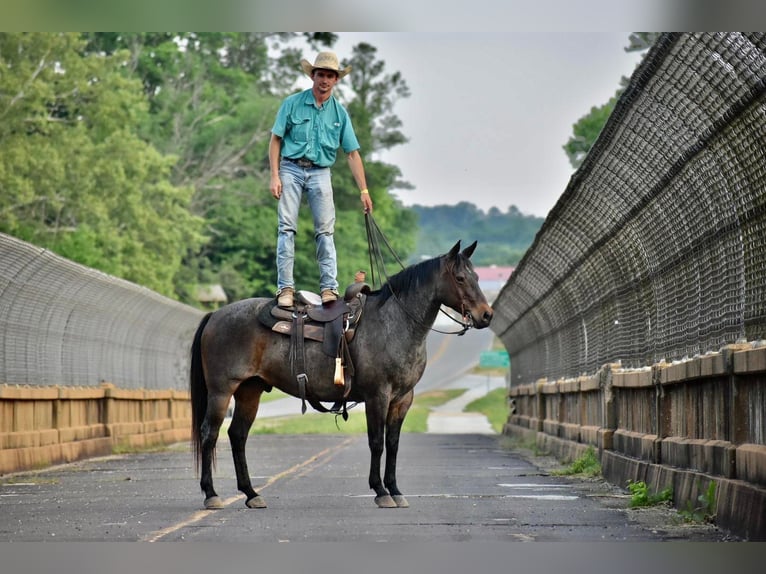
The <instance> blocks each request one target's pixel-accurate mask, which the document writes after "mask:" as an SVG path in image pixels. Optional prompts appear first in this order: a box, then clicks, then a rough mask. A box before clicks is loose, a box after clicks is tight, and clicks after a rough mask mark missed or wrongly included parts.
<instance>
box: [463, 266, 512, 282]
mask: <svg viewBox="0 0 766 574" xmlns="http://www.w3.org/2000/svg"><path fill="white" fill-rule="evenodd" d="M514 269H516V268H515V267H508V266H502V265H490V266H489V267H474V268H473V270H474V271H476V274H477V275H478V276H479V281H508V278H509V277H510V276H511V273H513V270H514Z"/></svg>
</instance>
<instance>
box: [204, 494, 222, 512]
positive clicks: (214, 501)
mask: <svg viewBox="0 0 766 574" xmlns="http://www.w3.org/2000/svg"><path fill="white" fill-rule="evenodd" d="M205 508H206V509H207V510H218V509H219V508H223V500H221V498H220V497H218V496H211V497H210V498H206V499H205Z"/></svg>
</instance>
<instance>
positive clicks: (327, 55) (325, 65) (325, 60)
mask: <svg viewBox="0 0 766 574" xmlns="http://www.w3.org/2000/svg"><path fill="white" fill-rule="evenodd" d="M301 68H303V71H304V73H305V74H306V75H307V76H308V77H311V74H312V72H313V71H314V70H317V69H322V70H332V71H333V72H338V79H339V80H340V79H341V78H342V77H343V76H345V75H347V74H348V73H349V72H350V71H351V66H346V67H345V68H343V69H342V70H341V69H340V64H339V63H338V56H336V55H335V52H319V54H317V58H316V60H314V65H311V64H310V63H309V62H308V60H301Z"/></svg>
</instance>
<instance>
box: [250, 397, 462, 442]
mask: <svg viewBox="0 0 766 574" xmlns="http://www.w3.org/2000/svg"><path fill="white" fill-rule="evenodd" d="M464 392H465V390H464V389H450V390H441V391H430V392H424V393H421V394H418V395H416V396H415V401H414V402H413V405H412V407H411V408H410V410H409V412H408V413H407V417H406V418H405V419H404V426H403V427H402V432H426V429H427V423H426V421H427V419H428V413H429V412H430V409H431V407H435V406H438V405H441V404H443V403H446V402H447V401H449V400H452V399H453V398H455V397H458V396H460V395H461V394H463V393H464ZM264 396H265V395H264ZM306 412H307V414H305V415H294V416H293V415H291V416H287V417H273V418H264V419H258V418H256V419H255V424H254V425H253V428H252V430H251V431H250V434H365V433H366V432H367V420H366V419H365V415H364V412H363V411H361V410H354V409H350V410H349V411H348V420H347V421H344V420H343V419H342V418H341V417H336V416H334V415H331V414H321V413H310V414H308V413H309V411H306Z"/></svg>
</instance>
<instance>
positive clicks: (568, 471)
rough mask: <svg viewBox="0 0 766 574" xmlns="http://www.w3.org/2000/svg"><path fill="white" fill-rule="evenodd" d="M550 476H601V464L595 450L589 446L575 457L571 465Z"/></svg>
mask: <svg viewBox="0 0 766 574" xmlns="http://www.w3.org/2000/svg"><path fill="white" fill-rule="evenodd" d="M552 474H555V475H558V476H569V475H573V474H579V475H584V476H591V477H595V476H601V463H600V462H599V460H598V456H597V455H596V449H594V448H593V447H592V446H589V447H588V448H587V450H586V451H585V452H584V453H583V454H582V455H580V456H579V457H577V458H576V459H575V460H574V461H572V464H570V465H569V466H568V467H567V468H565V469H563V470H557V471H554V472H553V473H552Z"/></svg>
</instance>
